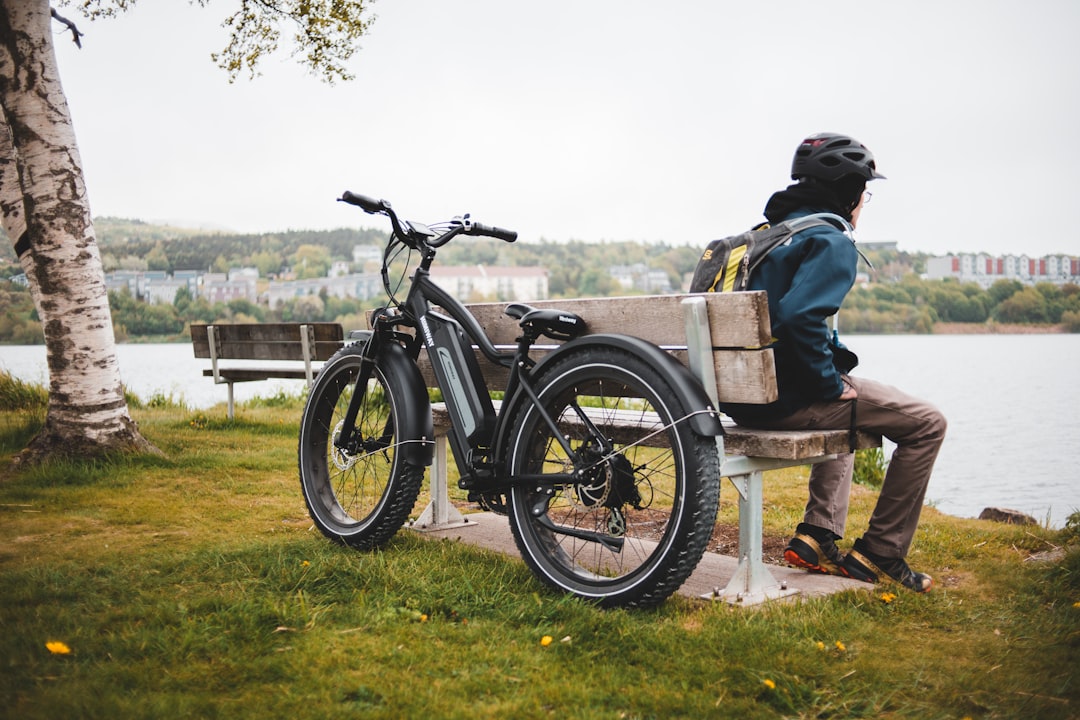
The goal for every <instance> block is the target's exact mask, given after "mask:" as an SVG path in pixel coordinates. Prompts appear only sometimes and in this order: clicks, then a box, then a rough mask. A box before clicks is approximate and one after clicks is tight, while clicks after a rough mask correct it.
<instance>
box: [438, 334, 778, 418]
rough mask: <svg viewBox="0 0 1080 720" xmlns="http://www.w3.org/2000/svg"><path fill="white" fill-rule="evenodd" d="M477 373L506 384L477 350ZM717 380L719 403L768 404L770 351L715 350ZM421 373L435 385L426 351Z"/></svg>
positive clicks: (497, 385) (494, 384)
mask: <svg viewBox="0 0 1080 720" xmlns="http://www.w3.org/2000/svg"><path fill="white" fill-rule="evenodd" d="M548 352H550V351H549V350H544V349H542V348H534V349H533V352H532V357H534V358H536V359H537V360H539V359H540V358H541V357H543V356H544V355H546V354H547V353H548ZM669 352H670V353H671V355H673V356H674V357H675V358H676V359H677V360H678V361H679V362H681V363H682V364H683V365H686V364H687V353H686V351H685V350H673V351H669ZM476 356H477V359H478V360H479V362H480V372H481V374H482V375H483V376H484V380H485V382H486V383H487V386H488V387H489V388H490V389H492V390H502V389H503V388H505V387H506V380H507V375H508V372H509V371H508V370H507V369H506V368H504V367H502V366H500V365H495V364H493V363H490V362H488V361H487V358H485V357H484V356H483V355H481V354H480V352H479V351H477V352H476ZM713 359H714V361H715V363H716V365H715V370H716V376H717V382H718V395H719V399H720V402H731V403H750V404H755V405H761V404H764V403H770V402H773V401H774V400H776V398H777V397H778V395H777V389H776V368H775V366H774V365H773V359H772V350H771V349H768V348H764V349H761V350H717V351H715V352H714V353H713ZM419 365H420V372H421V374H422V375H423V376H424V382H425V383H426V384H427V386H428V387H438V386H439V384H438V382H437V381H436V380H435V373H434V371H432V369H431V361H430V360H429V359H428V356H427V352H426V351H422V352H421V353H420V358H419Z"/></svg>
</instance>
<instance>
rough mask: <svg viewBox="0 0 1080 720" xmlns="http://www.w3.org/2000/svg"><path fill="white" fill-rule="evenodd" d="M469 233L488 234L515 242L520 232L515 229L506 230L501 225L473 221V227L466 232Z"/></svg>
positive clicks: (488, 235)
mask: <svg viewBox="0 0 1080 720" xmlns="http://www.w3.org/2000/svg"><path fill="white" fill-rule="evenodd" d="M466 234H468V235H486V236H487V237H493V238H497V239H499V240H505V241H506V242H514V241H515V240H517V236H518V234H517V233H516V232H514V231H513V230H504V229H503V228H500V227H495V226H493V225H484V224H483V223H478V222H474V223H472V229H471V230H470V231H469V232H468V233H466Z"/></svg>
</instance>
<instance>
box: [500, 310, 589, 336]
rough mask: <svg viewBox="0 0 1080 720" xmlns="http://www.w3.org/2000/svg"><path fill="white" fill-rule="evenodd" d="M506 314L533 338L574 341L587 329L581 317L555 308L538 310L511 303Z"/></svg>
mask: <svg viewBox="0 0 1080 720" xmlns="http://www.w3.org/2000/svg"><path fill="white" fill-rule="evenodd" d="M505 312H506V314H507V315H509V316H510V317H512V318H514V319H515V320H517V321H518V325H520V326H521V328H522V329H523V330H524V331H525V332H526V333H528V334H531V335H532V336H533V337H539V336H540V335H546V336H548V337H549V338H551V339H552V340H573V339H574V338H576V337H577V336H578V335H581V334H582V333H584V332H585V330H586V329H587V327H586V325H585V321H584V320H582V319H581V317H580V316H578V315H575V314H574V313H572V312H565V311H563V310H558V309H555V308H546V309H537V308H534V307H530V306H528V305H525V304H523V303H511V304H510V305H507V306H506V310H505Z"/></svg>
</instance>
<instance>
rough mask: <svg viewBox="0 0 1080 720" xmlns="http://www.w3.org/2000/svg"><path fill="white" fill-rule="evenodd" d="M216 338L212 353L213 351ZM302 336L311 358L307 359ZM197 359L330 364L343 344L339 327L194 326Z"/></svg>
mask: <svg viewBox="0 0 1080 720" xmlns="http://www.w3.org/2000/svg"><path fill="white" fill-rule="evenodd" d="M211 334H213V352H212V351H211ZM303 334H306V335H307V338H308V352H309V357H304V341H303ZM191 344H192V347H193V349H194V351H195V357H197V358H211V359H215V354H216V359H228V360H300V361H303V360H329V359H330V356H331V355H333V354H334V353H335V352H337V351H338V350H339V349H341V346H342V345H343V344H344V332H343V331H342V328H341V325H340V324H338V323H323V322H316V323H242V324H236V325H224V324H221V325H217V324H215V325H202V324H199V325H194V324H193V325H192V326H191Z"/></svg>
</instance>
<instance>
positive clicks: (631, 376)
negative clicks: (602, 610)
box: [507, 346, 720, 607]
mask: <svg viewBox="0 0 1080 720" xmlns="http://www.w3.org/2000/svg"><path fill="white" fill-rule="evenodd" d="M673 362H674V361H673ZM668 370H669V369H667V368H663V367H661V368H657V367H654V366H652V365H651V364H650V363H649V362H648V361H646V360H645V359H644V358H641V357H639V356H637V355H635V354H633V353H630V352H628V351H625V350H620V349H616V348H612V347H606V346H593V347H583V348H581V349H580V350H578V351H576V352H574V353H572V354H569V355H567V356H566V357H564V358H562V359H561V360H560V361H556V362H554V363H553V364H552V365H551V366H549V367H548V368H546V369H544V370H543V371H542V374H541V376H540V377H538V378H537V379H536V381H535V390H536V392H537V394H538V396H539V397H540V400H541V404H542V406H543V407H544V408H545V410H547V412H548V413H549V414H550V416H551V417H552V418H554V419H555V421H556V424H557V425H558V427H559V429H560V431H561V432H562V434H563V435H565V436H566V437H567V438H568V439H569V440H570V450H571V452H572V454H573V457H572V456H571V455H570V454H568V453H567V451H566V449H565V448H564V447H563V446H562V445H561V444H560V443H559V442H557V440H556V438H555V437H554V434H553V433H552V431H551V429H550V428H549V426H548V424H547V423H546V422H545V421H544V420H543V418H542V417H541V415H540V413H539V412H538V411H537V409H536V407H535V406H534V405H532V404H531V403H527V404H524V405H522V407H521V408H520V409H519V410H518V411H517V416H516V417H515V419H514V424H513V430H512V432H511V440H510V446H509V452H508V455H507V457H508V458H509V460H508V462H509V463H510V474H511V476H512V477H515V476H516V477H520V476H523V475H530V476H542V475H553V474H557V475H560V476H561V478H555V479H553V480H552V481H545V480H544V479H543V478H535V477H534V479H537V480H539V481H538V482H532V483H530V484H527V485H522V486H518V487H515V488H514V489H513V491H512V492H511V495H510V505H511V508H510V513H509V514H510V524H511V528H512V529H513V532H514V538H515V540H516V542H517V545H518V548H519V550H520V551H521V554H522V557H523V558H524V559H525V562H526V563H527V564H528V566H529V567H530V569H532V571H533V572H534V573H535V574H536V575H537V576H538V577H539V578H540V579H541V580H542V581H543V582H545V583H546V584H548V585H549V586H551V587H553V588H555V589H557V590H560V591H563V592H569V593H573V594H575V595H578V596H581V597H584V598H589V599H594V600H596V601H598V602H599V603H600V604H602V605H605V606H609V607H615V606H638V607H641V606H650V605H656V604H659V603H661V602H663V600H664V599H665V598H667V597H668V596H669V595H671V593H673V592H675V590H677V589H678V588H679V586H680V585H682V583H683V581H685V580H686V578H687V577H688V576H689V575H690V573H691V572H693V570H694V568H695V567H696V566H697V563H698V562H699V561H700V559H701V556H702V554H703V553H704V551H705V548H706V545H707V543H708V540H709V537H710V536H711V534H712V528H713V523H714V522H715V519H716V511H717V505H718V502H719V493H720V484H719V460H718V456H717V451H716V443H715V441H714V440H713V438H710V437H702V436H699V435H697V434H695V433H694V432H693V431H692V430H691V429H690V427H689V426H688V425H687V424H686V423H685V422H680V420H681V419H683V418H685V417H686V415H687V413H688V411H689V409H688V408H685V407H683V406H682V405H681V403H680V401H679V399H678V397H679V396H678V393H676V392H675V391H674V389H673V388H672V385H671V383H670V382H669V381H668V380H667V379H666V377H665V373H666V372H668ZM579 408H580V411H579ZM583 415H584V418H583V417H582V416H583ZM574 472H576V473H577V474H576V475H575V477H574V481H573V482H566V481H565V479H566V477H567V476H568V475H570V474H571V473H574Z"/></svg>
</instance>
